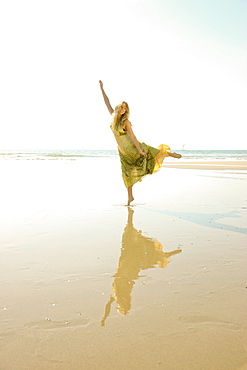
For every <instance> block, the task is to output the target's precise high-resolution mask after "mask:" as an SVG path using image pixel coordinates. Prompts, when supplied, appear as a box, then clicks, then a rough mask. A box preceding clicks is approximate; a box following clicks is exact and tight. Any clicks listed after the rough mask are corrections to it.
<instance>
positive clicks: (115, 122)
mask: <svg viewBox="0 0 247 370" xmlns="http://www.w3.org/2000/svg"><path fill="white" fill-rule="evenodd" d="M122 104H126V112H125V113H124V114H123V115H120V114H119V109H120V108H121V106H122ZM129 115H130V109H129V105H128V103H126V101H122V102H121V103H120V104H118V105H117V106H116V107H115V110H114V112H113V113H112V123H111V126H112V127H113V128H114V129H115V130H117V129H118V128H119V127H123V125H124V122H126V121H127V120H128V119H129Z"/></svg>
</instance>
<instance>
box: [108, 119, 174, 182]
mask: <svg viewBox="0 0 247 370" xmlns="http://www.w3.org/2000/svg"><path fill="white" fill-rule="evenodd" d="M111 130H112V132H113V134H114V136H115V139H116V141H117V144H118V153H119V157H120V161H121V168H122V176H123V181H124V184H125V186H126V187H127V188H128V187H129V186H132V185H134V184H135V183H136V182H138V181H141V180H142V178H143V177H144V176H146V175H149V174H152V173H155V172H157V171H158V170H159V169H160V167H161V166H162V162H163V160H164V158H165V157H167V156H168V152H169V151H170V150H171V149H170V147H169V146H168V145H164V144H161V145H159V146H158V148H153V147H152V146H149V145H147V144H145V143H139V144H140V147H141V149H142V151H143V152H145V153H147V157H144V156H143V155H141V154H140V153H139V152H138V150H137V148H136V146H135V144H134V143H133V141H132V140H131V138H130V137H129V135H128V133H127V132H126V131H124V130H123V128H121V127H119V128H118V129H117V130H116V129H114V128H113V127H112V126H111Z"/></svg>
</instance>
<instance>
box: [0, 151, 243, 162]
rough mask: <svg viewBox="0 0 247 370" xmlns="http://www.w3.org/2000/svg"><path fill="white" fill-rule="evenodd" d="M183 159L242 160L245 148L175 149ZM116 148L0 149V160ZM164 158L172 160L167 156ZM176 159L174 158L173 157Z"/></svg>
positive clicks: (108, 154) (85, 154)
mask: <svg viewBox="0 0 247 370" xmlns="http://www.w3.org/2000/svg"><path fill="white" fill-rule="evenodd" d="M175 152H177V153H180V154H182V156H183V158H182V160H183V161H188V162H189V161H224V160H227V161H236V160H239V161H244V160H247V150H175ZM117 156H118V152H117V150H1V151H0V160H83V158H97V157H98V158H102V157H105V158H114V157H117ZM166 160H169V161H173V160H174V159H173V158H171V157H168V158H167V159H166ZM175 160H176V159H175Z"/></svg>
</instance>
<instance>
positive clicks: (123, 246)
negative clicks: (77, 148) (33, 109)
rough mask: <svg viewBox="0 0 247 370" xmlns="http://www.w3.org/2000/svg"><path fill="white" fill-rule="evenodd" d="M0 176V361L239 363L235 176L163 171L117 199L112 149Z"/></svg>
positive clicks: (35, 365) (241, 208)
mask: <svg viewBox="0 0 247 370" xmlns="http://www.w3.org/2000/svg"><path fill="white" fill-rule="evenodd" d="M109 161H110V162H109ZM20 163H21V164H20ZM37 163H38V164H37ZM95 168H97V171H96V170H95ZM1 173H2V176H3V178H4V179H5V181H3V182H2V183H1V185H0V187H1V210H0V221H1V226H2V228H1V240H0V242H1V244H0V254H1V259H0V271H1V272H0V274H1V275H0V276H1V280H0V289H1V300H0V331H1V336H0V364H1V365H0V368H1V369H4V370H6V369H7V370H8V369H11V370H12V369H22V368H23V369H25V368H27V369H47V368H49V369H68V368H69V369H83V368H85V369H99V368H101V369H113V368H114V369H153V368H154V369H156V368H157V369H158V368H163V369H196V370H197V369H229V370H230V369H238V368H240V367H241V366H243V365H244V363H245V361H246V351H245V350H246V348H245V343H246V320H245V319H246V300H245V295H246V268H245V267H246V218H247V217H246V216H247V204H246V196H245V195H246V192H245V189H246V180H245V175H244V174H242V175H241V176H240V175H238V174H237V173H236V172H234V173H233V172H231V171H230V172H229V173H227V172H225V171H221V172H217V171H203V170H198V171H189V170H188V171H181V170H179V169H162V171H161V172H160V173H158V174H155V175H153V176H150V177H147V178H146V179H144V180H143V182H142V183H140V184H137V185H136V187H135V188H134V190H135V197H136V199H135V201H134V204H135V205H134V206H133V207H124V206H122V205H119V204H123V205H124V203H125V202H124V201H125V197H126V194H125V189H124V187H123V185H122V180H121V172H120V168H119V162H118V160H115V159H99V160H97V162H95V160H94V159H88V160H86V161H84V162H83V163H82V162H57V161H54V162H53V161H49V162H48V161H40V162H37V161H36V162H35V164H34V162H30V161H22V162H17V161H8V162H7V161H4V162H1ZM13 353H14V354H15V355H14V356H13Z"/></svg>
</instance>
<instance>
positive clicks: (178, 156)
mask: <svg viewBox="0 0 247 370" xmlns="http://www.w3.org/2000/svg"><path fill="white" fill-rule="evenodd" d="M168 155H169V156H170V157H173V158H178V159H179V158H181V157H182V156H181V154H178V153H172V152H168Z"/></svg>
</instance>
